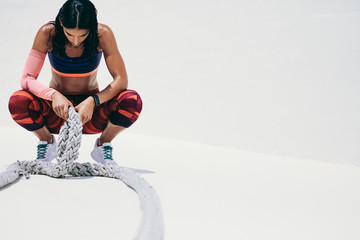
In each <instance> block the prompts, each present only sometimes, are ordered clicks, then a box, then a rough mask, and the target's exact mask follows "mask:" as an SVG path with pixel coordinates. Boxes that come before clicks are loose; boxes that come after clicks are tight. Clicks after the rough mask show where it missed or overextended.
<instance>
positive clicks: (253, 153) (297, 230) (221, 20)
mask: <svg viewBox="0 0 360 240" xmlns="http://www.w3.org/2000/svg"><path fill="white" fill-rule="evenodd" d="M93 2H94V3H95V5H96V7H97V9H98V11H99V14H98V19H99V22H101V23H105V24H107V25H109V26H110V27H111V28H112V29H113V31H114V33H115V36H116V38H117V42H118V46H119V49H120V52H121V54H122V56H123V58H124V60H125V64H126V67H127V71H128V76H129V88H131V89H135V90H137V91H138V92H139V93H140V94H141V96H142V98H143V101H144V109H143V112H142V114H141V117H140V118H139V120H138V122H137V123H135V124H134V126H133V127H131V128H130V129H129V130H127V132H126V133H124V134H123V136H122V137H119V138H117V139H116V140H115V141H114V145H115V146H120V147H119V148H118V147H115V154H116V155H115V156H116V159H121V161H119V162H120V163H121V164H124V165H129V166H133V167H137V168H145V169H149V170H153V171H155V172H156V174H153V175H146V176H145V178H146V179H147V180H148V181H149V182H150V184H152V185H153V186H154V188H155V189H156V190H157V191H158V193H159V196H160V199H161V200H162V203H163V209H164V216H165V225H166V236H167V238H166V239H171V240H173V239H211V238H213V239H254V240H255V239H277V240H278V239H316V240H319V239H326V240H329V239H334V240H335V239H336V240H338V239H346V240H350V239H354V240H355V239H359V238H360V235H359V231H358V229H357V227H358V226H359V224H360V222H359V220H358V216H359V213H360V208H359V204H358V202H359V200H360V196H359V194H358V193H357V192H358V189H359V184H358V183H359V182H360V181H359V180H360V179H359V178H360V177H359V176H360V175H359V169H358V168H357V167H354V166H351V165H347V164H345V165H342V164H338V163H343V162H345V163H355V164H359V163H360V162H359V158H360V152H359V145H360V126H359V122H360V101H359V100H360V99H359V98H360V97H359V96H360V83H359V79H360V78H359V77H360V70H359V69H360V68H359V63H360V57H359V53H360V48H359V42H360V41H359V40H360V29H359V27H358V23H359V22H360V2H359V1H354V0H353V1H351V0H342V1H340V0H337V1H335V0H328V1H325V0H315V1H308V0H305V1H295V0H288V1H285V0H283V1H281V0H276V1H265V0H254V1H250V0H248V1H241V0H239V1H234V0H222V1H214V0H209V1H204V0H193V1H190V0H184V1H172V0H170V1H145V0H132V1H114V0H101V1H100V0H94V1H93ZM62 4H63V2H62V1H45V0H32V1H26V0H14V1H1V2H0V23H1V24H0V33H1V38H0V44H1V46H3V47H2V59H1V61H0V66H1V71H0V79H1V84H2V87H1V88H0V92H1V94H0V125H1V126H2V127H1V132H2V134H1V152H3V153H5V152H6V153H7V155H6V159H4V163H11V162H14V161H15V160H17V159H29V158H31V157H32V156H33V155H34V154H35V152H34V151H35V147H36V139H35V138H34V137H33V136H32V134H31V133H28V132H25V131H24V130H23V129H21V128H20V127H18V126H17V125H16V124H15V123H14V122H13V120H12V119H11V117H10V114H9V113H8V109H7V104H8V99H9V97H10V96H11V94H12V92H14V91H16V90H18V89H19V88H20V74H21V71H22V68H23V65H24V62H25V59H26V56H27V54H28V52H29V51H30V49H31V46H32V41H33V38H34V36H35V34H36V31H37V30H38V29H39V27H40V26H41V25H42V24H44V23H46V22H48V21H51V20H54V19H55V16H56V14H57V12H58V9H59V8H60V7H61V5H62ZM101 64H102V65H101V70H99V74H98V78H99V79H98V80H99V82H100V85H101V87H102V88H104V87H105V86H106V85H107V84H108V83H109V82H110V81H111V77H110V75H109V73H108V72H107V69H106V65H105V63H104V62H102V63H101ZM49 80H50V68H49V64H48V60H46V63H45V65H44V68H43V71H42V73H41V74H40V77H39V81H41V82H43V83H44V84H48V83H49ZM20 136H21V137H20ZM94 139H95V138H94V137H93V138H91V137H90V136H87V137H85V139H84V143H83V145H82V148H83V150H82V151H84V153H83V154H82V155H81V156H82V157H81V159H80V160H84V161H88V160H89V152H90V151H91V147H92V144H93V141H94ZM207 144H210V145H207ZM19 149H21V151H19ZM116 150H117V151H116ZM27 156H29V157H27ZM319 160H320V161H319ZM33 179H34V180H33V181H25V180H22V181H21V182H20V183H17V184H16V185H15V186H12V187H10V188H8V189H6V190H5V191H2V192H1V193H0V195H1V196H0V201H2V202H0V206H1V209H0V216H4V217H2V218H1V217H0V219H1V220H0V225H1V226H5V227H6V229H9V230H8V231H5V232H3V233H2V234H3V236H4V238H6V239H20V237H14V235H13V232H14V231H16V230H17V228H16V227H17V225H16V224H19V225H20V226H22V227H26V229H27V231H25V232H24V233H23V235H20V236H22V237H26V236H28V234H27V233H28V232H31V231H34V230H33V227H34V226H38V222H39V221H40V222H41V220H42V217H41V216H39V217H37V218H36V217H35V219H36V221H35V223H33V224H31V223H32V221H31V219H33V218H34V217H33V218H30V221H26V220H28V219H24V218H21V217H20V220H19V218H15V217H14V211H13V209H12V208H10V207H7V206H19V205H21V204H29V205H30V204H35V205H34V206H37V208H35V209H39V208H42V207H44V204H45V206H46V207H48V208H49V209H50V208H51V207H54V206H57V207H59V206H60V208H54V209H57V211H58V212H56V214H58V215H59V214H60V215H61V213H63V212H67V213H68V214H69V218H65V217H63V218H60V219H59V218H56V217H53V216H51V215H50V214H47V215H45V216H44V219H46V224H47V225H46V226H47V227H46V228H44V229H37V230H36V233H37V234H40V233H41V231H44V232H43V233H44V235H46V234H53V232H54V231H56V229H57V228H58V227H59V226H63V227H64V222H66V221H69V224H68V225H71V226H76V225H78V226H79V227H82V228H84V229H88V228H89V227H91V228H92V229H93V230H94V229H95V228H99V229H97V230H99V231H101V230H104V232H106V231H108V229H116V231H120V230H119V228H118V226H117V225H116V224H121V226H128V225H129V229H127V228H126V229H127V230H126V229H125V230H124V229H122V230H121V231H120V233H119V232H116V231H115V233H112V232H111V233H110V232H107V234H108V235H109V236H112V237H113V238H111V237H109V238H110V239H118V237H117V236H118V235H116V234H124V235H123V236H126V237H127V236H134V234H133V232H134V231H135V230H134V229H136V227H137V220H138V218H139V216H140V213H139V209H138V206H137V203H135V206H133V205H134V204H133V205H131V206H130V205H129V204H130V203H133V202H134V199H135V197H134V196H133V195H132V193H131V191H130V190H127V189H126V188H125V189H124V190H123V191H120V192H119V193H118V194H120V195H119V196H118V195H116V196H114V198H111V199H107V202H106V203H104V199H99V198H100V197H101V196H103V195H96V198H95V200H94V201H92V199H93V198H94V194H93V192H91V190H95V188H92V187H89V184H88V183H87V182H86V181H74V185H71V186H75V184H78V185H79V187H80V189H86V190H87V192H85V193H84V192H81V191H75V190H76V189H75V190H71V189H70V190H69V186H68V185H67V184H68V183H69V182H66V181H57V182H56V181H55V182H54V181H53V180H52V179H50V180H47V178H45V177H42V176H40V177H37V176H35V177H33ZM23 181H25V182H24V183H23ZM39 181H40V182H42V183H43V184H45V185H46V184H48V185H46V186H44V187H49V188H50V189H52V188H55V189H59V190H58V191H60V192H61V193H59V194H58V195H54V194H51V196H49V195H45V197H46V198H45V199H44V196H42V195H41V194H39V193H38V192H41V189H42V187H43V186H40V185H39ZM99 181H103V180H96V179H93V180H92V184H93V185H92V186H99V189H101V190H102V188H101V187H100V186H105V184H106V182H105V183H101V182H99ZM70 183H72V182H70ZM96 183H98V184H99V185H97V184H96ZM107 184H109V182H107ZM36 186H39V187H38V188H36ZM106 186H108V188H105V187H104V189H108V191H107V193H108V194H110V193H113V191H114V187H115V186H113V185H106ZM31 188H34V189H35V190H34V191H38V192H35V193H33V192H32V191H29V189H31ZM69 191H71V192H70V193H69ZM32 193H33V194H32ZM69 194H72V195H73V194H78V196H74V205H75V206H78V205H79V204H80V205H81V206H82V208H81V209H80V210H79V209H77V208H75V207H74V206H73V205H71V201H69V198H68V197H67V196H68V195H69ZM103 194H106V193H103ZM124 194H125V195H124ZM29 195H30V196H31V197H30V198H29V197H27V198H25V199H23V198H22V197H23V196H29ZM84 195H85V196H87V197H84ZM19 198H20V199H19ZM47 198H52V199H47ZM119 198H120V199H124V202H123V205H122V204H120V203H119V202H118V199H119ZM47 201H49V203H48V202H47ZM60 203H64V204H63V205H61V204H60ZM107 204H108V205H107ZM109 205H110V206H114V207H116V211H118V212H116V213H114V214H116V215H113V214H111V211H110V210H109V209H111V208H110V207H109ZM119 205H120V206H119ZM21 206H23V205H21ZM99 206H105V208H106V209H107V211H108V215H107V216H103V215H101V213H94V215H93V216H94V218H93V219H91V215H86V213H87V212H86V209H91V208H95V209H98V208H99ZM119 207H121V209H119ZM68 208H70V210H68ZM30 209H34V208H30ZM59 209H60V210H59ZM29 211H30V212H29ZM78 211H79V212H80V213H81V214H84V215H83V216H82V217H79V216H78V215H77V214H76V213H77V212H78ZM22 213H24V214H25V215H27V214H29V215H31V216H35V215H36V214H38V213H36V212H35V211H33V210H29V209H28V208H25V207H22V208H21V209H19V208H17V210H15V214H16V216H18V215H19V214H20V215H21V214H22ZM136 214H137V215H136ZM58 215H56V216H58ZM129 216H134V218H131V217H130V218H131V220H132V221H130V222H129V221H127V219H129ZM135 217H136V218H135ZM9 219H10V220H9ZM11 219H12V221H11ZM48 219H51V220H52V221H48ZM77 219H81V220H79V221H76V220H77ZM101 219H107V221H104V220H103V221H102V220H101ZM1 221H2V222H1ZM19 221H20V222H19ZM109 224H110V225H109ZM126 224H128V225H126ZM68 231H70V230H69V229H68ZM70 233H72V234H73V236H76V237H74V238H76V239H82V238H81V236H83V235H81V232H78V231H77V230H72V231H70ZM40 235H41V234H40ZM0 236H1V235H0ZM66 236H69V235H67V234H65V233H63V235H61V234H60V233H59V234H58V235H56V236H53V237H54V239H63V238H65V237H66ZM85 236H86V239H96V238H99V237H101V235H100V234H99V232H96V231H94V232H93V234H87V235H85ZM114 236H115V237H114ZM126 237H125V238H126ZM0 238H2V237H0ZM37 239H42V238H37ZM44 239H45V237H44ZM47 239H48V238H47ZM84 239H85V238H84ZM126 239H129V238H126Z"/></svg>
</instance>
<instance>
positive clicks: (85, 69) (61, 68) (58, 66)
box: [48, 51, 102, 77]
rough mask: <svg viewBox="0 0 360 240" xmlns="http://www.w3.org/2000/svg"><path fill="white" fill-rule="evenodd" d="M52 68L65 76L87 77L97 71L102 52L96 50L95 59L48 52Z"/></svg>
mask: <svg viewBox="0 0 360 240" xmlns="http://www.w3.org/2000/svg"><path fill="white" fill-rule="evenodd" d="M48 56H49V60H50V65H51V69H52V70H53V71H54V72H56V73H57V74H59V75H60V76H63V77H87V76H90V75H91V74H93V73H95V72H96V71H97V70H98V68H99V65H100V60H101V56H102V52H98V51H96V53H95V61H94V62H93V63H92V62H91V61H90V59H89V58H83V57H76V58H71V57H67V56H66V57H60V56H59V55H58V54H56V53H52V52H48Z"/></svg>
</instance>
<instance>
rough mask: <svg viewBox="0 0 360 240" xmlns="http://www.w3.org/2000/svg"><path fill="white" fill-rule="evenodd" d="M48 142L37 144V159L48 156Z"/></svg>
mask: <svg viewBox="0 0 360 240" xmlns="http://www.w3.org/2000/svg"><path fill="white" fill-rule="evenodd" d="M47 146H48V145H47V144H39V145H38V146H37V159H43V158H46V150H47Z"/></svg>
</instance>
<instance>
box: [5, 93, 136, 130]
mask: <svg viewBox="0 0 360 240" xmlns="http://www.w3.org/2000/svg"><path fill="white" fill-rule="evenodd" d="M98 91H99V90H98V89H96V90H94V92H93V93H90V94H89V95H91V94H95V93H96V92H98ZM89 95H86V94H70V95H66V94H64V96H65V97H66V98H68V99H69V100H70V101H71V102H72V103H73V105H74V106H76V105H78V104H79V103H81V102H82V101H83V100H85V99H86V98H87V97H88V96H89ZM51 106H52V105H51V101H48V100H45V99H42V98H38V97H36V96H35V95H33V94H32V93H30V92H29V91H25V90H20V91H16V92H15V93H13V94H12V95H11V97H10V101H9V111H10V113H11V117H12V118H13V119H14V120H15V122H16V123H18V124H19V125H20V126H22V127H24V128H25V129H27V130H29V131H35V130H37V129H40V128H42V127H44V126H46V127H47V128H48V129H49V131H50V132H51V133H55V134H58V133H59V131H60V128H61V126H62V125H63V124H64V122H65V120H64V119H62V118H60V117H58V116H57V115H56V114H55V112H54V111H53V109H52V107H51ZM141 109H142V101H141V98H140V96H139V94H138V93H137V92H136V91H133V90H124V91H122V92H121V93H119V94H118V95H117V96H116V97H114V98H113V99H111V100H109V101H107V102H105V103H103V104H101V105H100V106H98V107H96V108H95V109H94V113H93V116H92V119H91V120H90V121H88V122H87V123H85V124H84V125H83V133H84V134H96V133H101V132H102V131H103V130H104V129H105V127H106V125H107V123H108V120H110V122H111V123H112V124H114V125H118V126H122V127H126V128H128V127H130V126H131V125H132V124H133V123H134V122H135V121H136V120H137V119H138V117H139V114H140V112H141Z"/></svg>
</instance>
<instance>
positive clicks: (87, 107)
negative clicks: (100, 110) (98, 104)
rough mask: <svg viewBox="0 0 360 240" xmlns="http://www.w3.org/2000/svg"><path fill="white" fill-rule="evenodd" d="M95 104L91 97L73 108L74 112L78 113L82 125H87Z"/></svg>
mask: <svg viewBox="0 0 360 240" xmlns="http://www.w3.org/2000/svg"><path fill="white" fill-rule="evenodd" d="M94 107H95V102H94V99H93V97H91V96H90V97H88V98H86V99H85V100H84V101H82V102H81V103H80V104H79V105H77V106H76V107H75V111H76V112H78V113H79V115H80V120H81V122H82V124H85V123H87V122H88V121H89V120H90V119H91V118H92V115H93V113H94Z"/></svg>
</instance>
